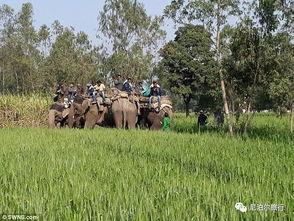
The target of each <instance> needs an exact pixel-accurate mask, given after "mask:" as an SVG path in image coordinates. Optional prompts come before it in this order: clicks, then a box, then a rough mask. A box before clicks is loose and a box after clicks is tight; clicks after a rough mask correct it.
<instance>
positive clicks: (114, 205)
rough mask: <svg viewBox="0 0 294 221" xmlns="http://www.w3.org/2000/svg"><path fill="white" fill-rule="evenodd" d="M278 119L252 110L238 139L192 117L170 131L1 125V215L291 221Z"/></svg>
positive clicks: (286, 139)
mask: <svg viewBox="0 0 294 221" xmlns="http://www.w3.org/2000/svg"><path fill="white" fill-rule="evenodd" d="M287 121H288V118H283V119H278V118H276V117H275V116H273V115H271V114H260V115H258V116H256V117H255V118H254V120H253V122H252V127H251V129H250V131H249V133H248V135H247V136H246V137H240V136H236V137H234V138H232V137H230V136H229V135H228V134H227V133H225V132H221V131H219V132H217V131H216V130H215V129H214V128H213V125H208V127H207V128H203V129H201V130H199V129H198V128H197V127H196V126H195V117H193V116H191V117H190V118H185V117H184V115H182V114H176V117H175V119H174V121H173V132H171V133H163V132H161V131H160V132H152V131H147V130H134V131H123V130H116V129H105V128H97V129H95V130H70V129H61V130H58V129H55V130H54V129H53V130H51V129H47V128H45V127H42V128H31V127H27V128H19V127H7V128H5V129H1V130H0V140H1V145H0V146H1V147H0V154H1V158H0V159H1V160H0V168H1V169H0V186H1V188H0V196H1V198H0V205H1V206H0V214H27V215H37V216H38V217H39V219H40V220H166V221H168V220H177V221H178V220H226V221H229V220H293V217H294V213H293V212H294V179H293V174H294V168H293V162H294V154H293V148H294V136H293V134H290V132H289V130H288V128H287V126H288V124H287V123H288V122H287ZM237 202H242V203H243V204H244V206H246V207H247V212H246V213H242V212H240V211H237V210H236V209H235V204H236V203H237ZM254 205H269V206H272V205H280V206H279V207H278V208H279V210H278V209H277V208H276V210H275V209H273V208H275V207H273V208H271V209H270V210H269V209H268V210H265V209H263V210H253V207H254ZM264 208H266V207H264Z"/></svg>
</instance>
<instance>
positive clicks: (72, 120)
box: [68, 105, 75, 128]
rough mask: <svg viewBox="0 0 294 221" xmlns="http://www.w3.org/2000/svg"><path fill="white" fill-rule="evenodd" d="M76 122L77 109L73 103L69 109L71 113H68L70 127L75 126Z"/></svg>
mask: <svg viewBox="0 0 294 221" xmlns="http://www.w3.org/2000/svg"><path fill="white" fill-rule="evenodd" d="M74 122H75V109H74V106H73V105H72V106H71V107H70V109H69V114H68V127H69V128H73V127H74Z"/></svg>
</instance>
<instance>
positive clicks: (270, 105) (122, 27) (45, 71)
mask: <svg viewBox="0 0 294 221" xmlns="http://www.w3.org/2000/svg"><path fill="white" fill-rule="evenodd" d="M97 17H98V20H97V28H98V29H99V32H98V38H99V39H100V41H102V42H103V44H101V45H97V44H93V43H92V42H91V41H90V40H89V38H88V36H87V34H86V33H84V32H78V33H77V32H76V31H75V30H74V28H72V27H63V26H62V24H60V23H59V22H58V21H55V22H54V23H53V24H52V26H51V27H47V26H46V25H43V26H42V27H41V28H39V29H38V30H37V29H36V28H35V27H34V26H33V7H32V5H31V4H30V3H26V4H24V5H23V7H22V9H21V10H20V11H19V12H14V10H13V9H12V8H10V7H9V6H7V5H2V6H1V8H0V25H1V26H0V52H1V53H0V59H1V62H0V68H1V69H0V71H1V86H0V89H1V90H0V92H1V93H3V94H5V93H16V94H28V93H32V92H45V93H47V92H48V90H50V88H54V87H55V85H56V83H59V82H71V81H74V82H79V83H81V84H86V83H87V82H89V81H93V80H97V79H102V80H103V81H104V82H105V83H106V84H109V83H110V80H111V77H113V76H115V75H118V74H120V75H123V76H131V77H133V78H134V79H135V80H139V79H140V80H144V79H145V80H149V81H150V80H151V79H152V78H154V77H159V79H160V84H161V85H162V86H163V88H164V89H165V91H166V92H167V93H170V94H172V95H173V99H174V101H175V106H177V107H179V108H181V107H184V109H185V110H186V112H187V114H189V109H194V110H200V109H205V110H216V109H223V110H224V111H225V112H226V116H227V122H228V123H229V125H230V131H231V132H233V121H234V120H235V119H238V115H239V113H240V112H242V111H246V113H248V118H247V120H246V121H245V125H247V124H249V121H250V119H251V117H252V116H251V115H250V114H249V113H252V110H263V109H274V110H276V111H277V112H278V113H282V112H283V111H285V110H289V109H292V110H293V108H294V107H293V104H294V45H293V37H294V2H293V1H291V0H254V1H251V0H248V1H239V0H218V1H211V0H195V1H188V0H186V1H185V0H173V1H171V3H170V4H169V5H167V6H166V8H165V10H164V12H163V14H162V15H161V16H155V17H151V16H149V15H148V14H147V13H146V10H145V8H144V5H143V4H142V3H140V2H139V1H136V0H134V1H133V0H106V1H105V5H104V7H103V9H102V10H101V11H100V12H99V14H98V15H97ZM166 19H171V20H173V21H174V23H175V24H176V25H177V26H178V27H179V28H178V30H177V32H176V37H175V39H174V40H173V41H170V42H168V43H166V44H165V45H164V44H163V42H164V39H165V35H166V33H165V31H164V30H163V22H164V20H166ZM93 28H96V27H93ZM191 104H192V105H191ZM245 127H246V126H245Z"/></svg>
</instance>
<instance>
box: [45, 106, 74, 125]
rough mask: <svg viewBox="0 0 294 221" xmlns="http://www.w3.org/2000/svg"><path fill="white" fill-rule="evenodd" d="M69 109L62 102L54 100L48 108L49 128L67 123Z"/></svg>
mask: <svg viewBox="0 0 294 221" xmlns="http://www.w3.org/2000/svg"><path fill="white" fill-rule="evenodd" d="M68 114H69V109H67V108H64V105H63V103H59V102H55V103H54V104H53V105H52V106H51V107H50V109H49V115H48V125H49V127H50V128H56V127H57V128H61V127H64V126H65V125H66V124H67V119H68Z"/></svg>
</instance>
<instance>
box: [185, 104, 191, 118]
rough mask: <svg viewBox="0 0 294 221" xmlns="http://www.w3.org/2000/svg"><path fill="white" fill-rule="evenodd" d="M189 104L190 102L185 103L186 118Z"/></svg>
mask: <svg viewBox="0 0 294 221" xmlns="http://www.w3.org/2000/svg"><path fill="white" fill-rule="evenodd" d="M189 103H190V102H185V111H186V117H189V114H190V112H189V106H190V105H189Z"/></svg>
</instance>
